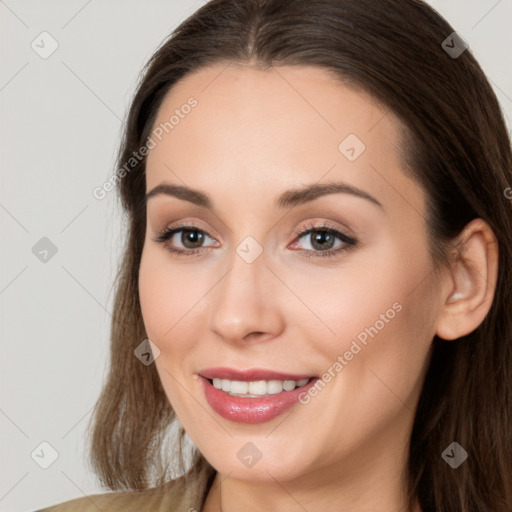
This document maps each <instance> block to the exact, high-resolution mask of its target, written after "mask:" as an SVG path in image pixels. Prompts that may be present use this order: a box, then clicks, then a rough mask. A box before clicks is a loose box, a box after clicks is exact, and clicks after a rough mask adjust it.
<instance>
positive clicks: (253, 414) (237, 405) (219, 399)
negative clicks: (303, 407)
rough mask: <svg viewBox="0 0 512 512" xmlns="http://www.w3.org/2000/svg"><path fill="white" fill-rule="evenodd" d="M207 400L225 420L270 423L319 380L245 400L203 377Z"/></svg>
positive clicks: (315, 379)
mask: <svg viewBox="0 0 512 512" xmlns="http://www.w3.org/2000/svg"><path fill="white" fill-rule="evenodd" d="M201 380H202V382H203V388H204V392H205V395H206V400H207V401H208V403H209V404H210V407H211V408H212V409H213V410H214V411H215V412H216V413H218V414H220V416H222V417H223V418H225V419H227V420H230V421H236V422H238V423H263V422H264V421H270V420H272V419H274V418H276V417H277V416H279V415H281V414H283V413H284V412H286V411H287V410H288V409H290V408H291V407H293V406H294V405H295V404H296V403H297V402H298V401H299V396H300V395H301V393H304V392H307V391H308V389H309V388H310V387H311V386H314V384H315V382H316V381H317V380H318V379H317V378H314V379H312V380H311V381H310V382H308V383H307V384H306V385H305V386H302V387H300V388H297V389H294V390H293V391H282V392H281V393H276V394H275V395H264V396H262V397H261V398H244V397H241V396H231V395H229V394H228V393H226V392H224V391H222V390H221V389H217V388H215V387H214V386H213V384H210V381H209V380H208V379H205V378H204V377H201Z"/></svg>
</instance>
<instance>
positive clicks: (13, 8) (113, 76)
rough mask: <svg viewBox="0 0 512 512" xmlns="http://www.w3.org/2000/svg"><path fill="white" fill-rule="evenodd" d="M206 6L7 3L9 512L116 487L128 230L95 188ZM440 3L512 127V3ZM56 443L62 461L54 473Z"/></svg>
mask: <svg viewBox="0 0 512 512" xmlns="http://www.w3.org/2000/svg"><path fill="white" fill-rule="evenodd" d="M376 1H377V0H376ZM203 3H204V2H203V1H195V2H194V1H192V0H180V1H179V2H176V1H166V2H164V1H162V0H160V1H156V0H152V1H145V2H142V1H134V0H130V1H127V0H123V1H121V0H117V1H114V0H109V1H105V0H104V1H102V2H100V1H99V0H89V1H87V0H71V1H70V0H68V1H66V2H64V1H63V0H61V1H55V0H54V1H46V2H41V1H39V2H36V1H34V0H30V1H29V0H24V1H23V0H6V1H2V0H0V23H1V30H0V37H1V39H2V40H1V50H0V51H1V66H0V105H1V107H0V108H1V118H0V122H1V125H0V130H1V134H0V144H1V149H2V153H1V163H2V168H1V171H2V172H1V186H0V192H1V195H0V223H1V230H2V231H1V240H2V242H1V247H2V251H1V263H0V307H1V310H2V321H1V323H0V334H1V343H2V346H1V354H2V357H1V362H2V368H1V373H0V375H1V391H2V393H1V402H0V428H1V432H2V437H1V448H0V449H1V452H0V460H1V461H2V465H1V469H0V471H1V473H0V510H1V511H3V512H7V511H9V512H10V511H13V512H14V511H16V512H17V511H31V510H35V509H37V508H41V507H43V506H48V505H51V504H55V503H59V502H62V501H65V500H69V499H72V498H76V497H80V496H83V495H84V494H94V493H99V492H103V490H102V489H101V488H100V486H99V485H98V484H97V482H96V481H95V479H94V476H93V475H92V474H91V473H90V471H89V469H88V467H87V466H86V453H85V435H84V433H85V426H86V423H87V420H88V419H89V417H90V412H91V408H92V406H93V404H94V402H95V400H96V398H97V396H98V394H99V391H100V388H101V384H102V382H103V378H104V376H105V372H106V363H107V360H108V359H107V358H108V352H107V344H108V331H109V321H110V313H111V311H112V298H113V297H112V290H111V286H112V280H113V277H114V274H115V270H116V264H117V260H118V257H119V255H120V249H121V241H122V239H123V238H122V237H123V231H122V224H121V222H120V217H119V209H118V207H117V200H116V198H115V196H114V194H113V193H110V194H108V195H107V197H106V198H105V199H103V200H101V201H100V200H97V199H95V198H94V197H93V195H92V190H93V188H94V187H96V186H101V185H102V184H103V182H104V181H105V180H106V179H107V178H108V177H109V175H110V174H111V173H112V172H113V171H114V168H115V155H116V152H117V147H118V143H119V140H120V134H121V126H122V120H123V118H124V116H125V113H126V110H127V108H128V105H129V101H130V98H131V95H132V93H133V90H134V86H135V83H136V80H137V76H138V73H139V71H140V70H141V68H142V66H143V64H144V63H145V62H146V60H147V59H148V58H149V56H150V55H151V54H152V52H153V51H154V50H155V49H156V48H157V46H158V45H159V44H160V43H161V41H162V40H163V39H164V38H165V37H166V36H167V35H168V34H169V33H170V32H171V30H172V29H173V28H174V27H175V26H176V25H177V24H178V23H179V22H180V21H182V20H183V19H184V18H186V17H187V16H188V15H189V14H191V13H192V12H193V11H194V10H195V9H196V8H197V7H199V6H200V5H202V4H203ZM430 3H431V4H432V5H433V6H434V7H436V8H437V9H438V10H439V12H440V13H441V14H443V15H444V16H445V17H446V18H447V19H448V21H449V22H450V23H451V24H452V25H453V26H454V28H455V29H456V30H457V31H458V33H459V34H461V35H462V37H463V38H464V39H465V40H466V41H467V42H468V43H469V45H470V48H471V50H472V51H473V52H474V54H475V56H476V57H477V59H478V60H479V61H480V63H481V64H482V67H483V68H484V71H485V72H486V74H487V76H488V77H489V79H490V80H491V81H492V84H493V87H494V89H495V91H496V93H497V95H498V98H499V100H500V102H501V104H502V106H503V109H504V111H505V114H506V116H507V119H512V69H511V61H512V30H511V28H512V0H499V1H498V0H432V1H431V2H430ZM43 31H47V32H48V33H49V34H51V37H52V38H53V39H54V40H56V41H57V42H58V48H57V50H56V51H55V52H54V53H53V54H52V55H50V56H49V57H48V58H46V59H43V58H42V57H41V56H40V55H39V54H38V53H36V51H35V50H34V49H33V48H32V47H31V44H32V42H33V41H34V40H35V43H34V44H39V48H38V51H39V52H42V51H47V50H48V49H49V48H51V46H50V44H51V41H50V39H48V38H47V39H44V43H41V37H38V36H39V35H40V34H41V32H43ZM42 37H45V36H42ZM441 40H442V39H440V41H439V42H440V43H441ZM43 44H44V48H42V46H43ZM507 122H508V121H507ZM508 126H509V128H510V126H511V125H510V122H508ZM43 237H46V238H48V239H49V240H51V242H52V244H53V245H54V246H55V247H56V248H57V253H56V254H55V255H53V256H52V253H51V251H50V252H49V253H48V255H47V256H46V259H47V261H46V262H44V261H41V260H40V259H39V258H44V257H45V253H44V252H43V253H40V254H39V257H36V255H35V254H34V253H33V249H32V248H33V247H34V246H35V245H36V244H37V243H38V242H39V241H40V239H41V238H43ZM39 243H43V244H44V242H39ZM36 247H39V246H36ZM43 249H44V248H43ZM39 250H42V249H41V248H39ZM35 252H36V253H37V251H35ZM42 442H47V443H49V444H50V445H51V446H52V447H53V448H54V449H55V450H56V452H57V453H58V457H57V459H56V460H55V461H54V462H53V464H51V466H50V467H48V469H43V468H42V467H40V464H44V463H45V462H46V463H48V462H51V459H50V457H51V450H50V449H49V448H47V447H45V446H44V445H43V446H42V447H41V446H40V444H41V443H42ZM34 450H35V453H34ZM31 454H33V456H32V455H31Z"/></svg>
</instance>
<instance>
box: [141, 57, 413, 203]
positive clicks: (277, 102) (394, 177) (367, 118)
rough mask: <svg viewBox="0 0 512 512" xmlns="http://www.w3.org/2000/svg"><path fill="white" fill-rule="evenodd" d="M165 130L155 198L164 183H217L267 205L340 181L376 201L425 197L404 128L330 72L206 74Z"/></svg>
mask: <svg viewBox="0 0 512 512" xmlns="http://www.w3.org/2000/svg"><path fill="white" fill-rule="evenodd" d="M191 98H192V99H193V100H191ZM191 104H195V106H194V107H189V106H187V105H191ZM159 129H160V132H159V133H160V138H161V140H158V138H157V137H153V138H154V140H155V142H156V145H155V147H154V148H153V149H152V150H151V151H150V153H149V155H148V161H147V189H148V190H149V189H150V188H152V187H154V186H156V185H157V184H159V183H161V182H162V181H169V182H178V181H183V182H184V183H186V184H187V185H190V186H195V187H199V188H201V187H202V186H203V185H204V186H206V185H208V186H209V185H211V184H213V178H215V183H217V184H218V186H219V192H223V193H225V194H227V193H228V191H229V190H231V191H232V192H233V193H236V194H237V195H238V196H240V194H243V191H242V190H240V189H237V188H236V186H235V183H234V180H236V182H238V183H245V184H246V185H247V187H250V189H248V192H249V191H250V192H252V193H253V194H258V193H260V194H263V195H262V196H261V197H265V196H266V195H268V191H269V187H272V188H273V189H275V188H283V189H285V188H288V187H289V186H292V185H298V184H301V183H311V182H319V181H321V180H323V179H328V180H338V179H342V180H344V181H346V182H348V183H351V184H353V185H355V186H359V187H362V188H365V187H366V189H368V190H369V191H370V190H371V191H372V192H371V193H372V194H373V195H377V196H378V195H380V196H382V195H389V194H396V193H397V192H398V194H411V193H416V194H417V195H418V194H419V196H421V193H420V191H419V190H417V189H415V185H414V184H413V183H412V182H411V180H410V179H409V178H408V177H407V176H406V175H405V174H404V173H403V172H402V170H403V163H402V161H401V157H400V151H399V145H400V142H401V133H402V130H403V125H402V124H401V123H400V121H399V119H398V118H397V117H396V116H395V115H393V113H391V112H390V111H389V110H387V109H386V108H384V107H383V106H382V105H380V104H379V103H378V102H377V101H376V100H375V98H374V97H373V96H372V95H371V94H369V93H367V92H363V91H361V90H356V89H354V88H353V87H349V86H348V85H346V84H345V83H343V81H342V79H341V78H339V77H337V76H336V75H335V74H334V73H333V72H331V71H329V70H326V69H322V68H318V67H309V66H279V67H271V68H269V69H258V68H254V67H250V66H247V65H236V64H233V63H219V64H215V65H213V66H209V67H206V68H202V69H200V70H198V71H195V72H193V73H190V74H189V75H187V76H185V77H184V78H183V79H182V80H180V81H179V82H178V83H177V84H175V86H174V87H173V88H172V89H171V90H170V91H169V92H168V94H167V95H166V97H165V99H164V101H163V103H162V105H161V107H160V109H159V111H158V114H157V118H156V121H155V123H154V125H153V133H155V130H159ZM170 170H172V173H171V172H170ZM226 187H227V188H226ZM416 188H417V187H416ZM409 199H410V200H414V199H411V198H409ZM418 200H419V201H421V197H419V198H418Z"/></svg>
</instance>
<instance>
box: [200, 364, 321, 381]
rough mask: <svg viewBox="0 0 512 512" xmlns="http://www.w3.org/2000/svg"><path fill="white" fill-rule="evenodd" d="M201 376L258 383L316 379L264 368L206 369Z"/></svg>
mask: <svg viewBox="0 0 512 512" xmlns="http://www.w3.org/2000/svg"><path fill="white" fill-rule="evenodd" d="M198 373H199V375H201V376H202V377H204V378H205V379H228V380H239V381H247V382H251V381H257V380H302V379H309V378H311V377H315V375H311V374H304V373H302V374H292V373H284V372H276V371H273V370H265V369H263V368H248V369H244V370H238V369H235V368H221V367H218V368H205V369H204V370H200V371H199V372H198Z"/></svg>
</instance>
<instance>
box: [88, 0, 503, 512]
mask: <svg viewBox="0 0 512 512" xmlns="http://www.w3.org/2000/svg"><path fill="white" fill-rule="evenodd" d="M453 32H454V29H453V28H452V27H451V26H450V25H449V24H448V23H447V22H446V21H445V20H444V19H443V18H442V17H441V16H440V15H439V14H437V13H436V12H435V11H434V10H433V9H432V8H431V7H429V6H428V5H427V4H425V3H424V2H423V1H421V0H212V1H210V2H208V3H207V4H205V5H204V6H203V7H201V8H200V9H199V10H198V11H196V12H195V13H194V14H193V15H192V16H191V17H190V18H188V19H187V20H186V21H184V22H183V23H182V24H181V25H180V26H179V27H178V28H177V29H176V30H175V31H174V32H173V33H172V34H171V35H170V36H169V38H168V39H167V40H166V41H165V42H164V43H163V44H162V46H161V47H160V48H159V49H158V50H157V51H156V53H155V54H154V55H153V56H152V58H151V59H150V61H149V62H148V64H147V66H146V67H145V69H144V73H143V75H142V78H141V80H140V82H139V85H138V88H137V91H136V94H135V96H134V99H133V102H132V104H131V108H130V110H129V114H128V118H127V121H126V125H125V131H124V137H123V141H122V145H121V148H120V151H119V156H118V164H119V168H121V167H122V166H123V165H125V164H126V162H128V161H129V160H130V158H131V157H132V155H133V154H134V152H138V151H139V150H140V148H141V147H142V146H144V145H145V144H146V141H147V139H148V137H149V135H150V133H151V130H152V127H153V123H154V120H155V118H156V114H157V111H158V109H159V107H160V105H161V103H162V100H163V98H164V96H165V95H166V93H167V92H169V90H170V88H171V87H172V86H173V85H174V84H175V83H176V82H177V81H178V80H179V79H180V78H182V77H183V76H184V75H186V74H187V73H191V72H193V71H196V70H198V69H199V68H201V67H202V66H206V65H210V64H214V63H222V62H225V63H226V64H229V63H235V62H236V63H245V64H248V63H250V65H258V66H260V67H262V68H265V67H267V68H268V67H270V66H279V65H298V66H300V65H313V66H317V67H321V68H324V69H329V70H332V71H334V72H335V73H337V75H338V76H339V77H340V78H342V79H343V80H344V81H345V82H346V83H348V84H351V85H352V86H354V87H357V88H360V89H361V90H364V91H367V92H369V93H371V94H372V95H373V97H374V98H376V99H377V100H378V101H379V102H381V103H382V104H383V105H385V106H386V107H387V108H389V109H390V110H391V111H392V112H393V113H394V114H395V115H396V116H397V117H398V118H399V119H400V120H401V121H403V123H404V124H405V126H406V127H407V134H406V135H407V136H406V137H404V140H403V141H402V142H403V145H402V147H403V149H404V164H405V165H404V167H407V168H408V169H409V172H410V173H411V175H412V176H413V177H414V178H415V179H416V180H417V181H418V182H419V183H420V184H421V185H422V187H423V189H424V191H425V193H426V195H427V198H428V205H429V211H428V227H429V238H430V247H431V255H432V259H433V261H434V262H435V265H436V268H440V266H441V265H443V264H446V263H447V262H448V257H447V247H448V242H449V241H450V240H452V239H453V237H455V236H456V235H457V234H458V233H460V231H461V230H462V228H463V227H464V226H465V225H466V224H467V223H468V222H469V221H470V220H472V219H474V218H477V217H480V218H482V219H484V220H485V221H487V223H488V224H489V225H490V226H491V228H492V229H493V231H494V233H495V235H496V237H497V239H498V243H499V271H498V282H497V288H496V290H495V297H494V301H493V304H492V306H491V310H490V312H489V313H488V315H487V316H486V318H485V319H484V321H483V322H482V323H481V325H480V326H479V327H478V328H477V329H476V330H475V331H473V332H472V333H471V334H469V335H467V336H465V337H463V338H460V339H458V340H455V341H451V342H447V341H443V340H440V339H439V338H437V336H436V337H435V338H434V340H433V351H432V357H431V361H430V366H429V369H428V372H427V375H426V378H425V382H424V385H423V389H422V393H421V396H420V399H419V403H418V407H417V411H416V416H415V421H414V426H413V432H412V436H411V440H410V451H409V461H408V465H407V468H406V471H407V482H408V492H409V505H410V507H411V508H412V505H413V503H414V501H415V500H416V499H417V500H418V501H419V504H420V505H421V507H422V510H423V512H431V511H436V512H453V511H466V512H475V511H479V512H498V511H510V510H512V314H511V307H512V300H511V298H512V272H511V271H510V269H511V268H512V237H511V234H512V220H511V219H512V215H511V214H512V203H511V201H510V200H508V199H507V197H506V195H507V194H505V191H506V190H510V189H509V187H510V186H512V151H511V144H510V139H509V136H508V133H507V130H506V125H505V122H504V119H503V116H502V113H501V110H500V106H499V103H498V101H497V99H496V96H495V94H494V92H493V90H492V88H491V86H490V85H489V82H488V81H487V79H486V77H485V75H484V73H483V71H482V69H481V68H480V66H479V64H478V63H477V62H476V60H475V58H474V57H473V55H472V53H471V51H470V50H469V49H467V50H466V51H463V52H462V54H460V55H458V56H454V55H453V54H452V55H450V54H449V52H447V51H445V50H446V48H443V47H442V43H443V41H444V40H445V39H446V38H449V36H451V35H452V33H453ZM452 37H453V36H452ZM448 40H449V41H450V42H451V43H450V45H449V46H450V47H454V45H455V43H454V42H453V41H454V40H453V39H452V40H450V39H448ZM457 44H460V41H459V42H457ZM199 108H200V107H199ZM123 174H124V175H122V176H121V175H120V177H119V180H118V189H119V193H120V197H121V200H122V206H123V207H124V209H125V211H126V214H127V221H128V225H127V228H128V237H127V240H126V246H125V252H124V257H123V260H122V262H121V265H120V267H119V272H118V275H117V280H116V297H115V306H114V314H113V320H112V329H111V352H110V359H111V361H110V370H109V373H108V377H107V380H106V383H105V386H104V389H103V391H102V393H101V396H100V397H99V400H98V402H97V404H96V408H95V411H94V414H93V417H92V422H91V423H92V432H91V462H92V466H93V469H94V470H95V471H96V473H97V474H98V476H99V478H100V480H101V482H102V483H103V484H104V485H105V486H106V487H108V488H110V489H113V490H115V489H124V490H129V489H132V490H140V489H147V488H148V487H149V486H151V485H160V484H163V483H164V482H166V481H169V480H170V479H171V473H170V472H169V469H170V468H171V467H177V468H178V470H177V471H178V472H180V471H184V470H185V467H186V464H184V463H183V459H182V457H181V454H182V448H183V446H182V439H183V430H182V428H179V433H178V435H177V436H175V437H176V442H175V444H174V446H175V450H174V451H169V450H166V451H164V450H162V447H163V443H164V440H165V439H166V438H167V436H168V435H169V432H170V430H169V429H170V427H171V426H172V424H173V422H174V420H175V419H176V417H175V414H174V412H173V410H172V408H171V406H170V404H169V402H168V400H167V398H166V396H165V394H164V391H163V388H162V386H161V383H160V380H159V377H158V374H157V371H156V368H155V365H149V366H145V365H143V364H141V362H140V361H139V360H138V359H137V358H136V357H135V356H134V349H135V348H136V347H137V346H138V345H139V344H140V343H141V341H142V340H144V339H145V338H147V335H146V332H145V330H144V324H143V319H142V316H141V307H140V303H139V295H138V272H139V265H140V258H141V252H142V247H143V242H144V236H145V226H146V211H145V200H144V194H145V158H141V159H140V160H138V161H137V162H136V164H134V165H133V166H132V168H131V169H130V170H129V172H125V173H123ZM171 438H172V437H171ZM453 441H457V442H458V443H459V444H460V445H461V446H462V447H463V448H464V449H465V450H466V451H467V452H468V454H469V458H468V459H467V461H466V462H465V463H463V464H462V465H461V466H459V467H458V468H457V469H452V467H450V466H449V465H448V464H447V463H446V462H445V461H444V460H443V458H442V457H441V454H442V452H443V450H444V449H445V448H446V447H447V446H448V445H450V444H451V443H452V442H453ZM173 465H174V466H173ZM191 467H192V469H191V471H190V472H189V473H188V474H189V475H190V478H189V480H188V484H187V485H189V487H192V488H193V489H194V490H195V492H196V494H197V495H198V496H202V497H204V496H205V495H206V492H207V491H208V485H209V484H210V483H211V481H212V475H214V473H215V470H214V469H213V468H212V467H211V466H210V465H209V463H208V462H207V461H206V459H204V457H203V456H202V455H201V454H200V453H198V452H197V451H196V452H195V453H194V458H193V461H192V466H191ZM200 475H203V476H200ZM205 475H206V476H205Z"/></svg>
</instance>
